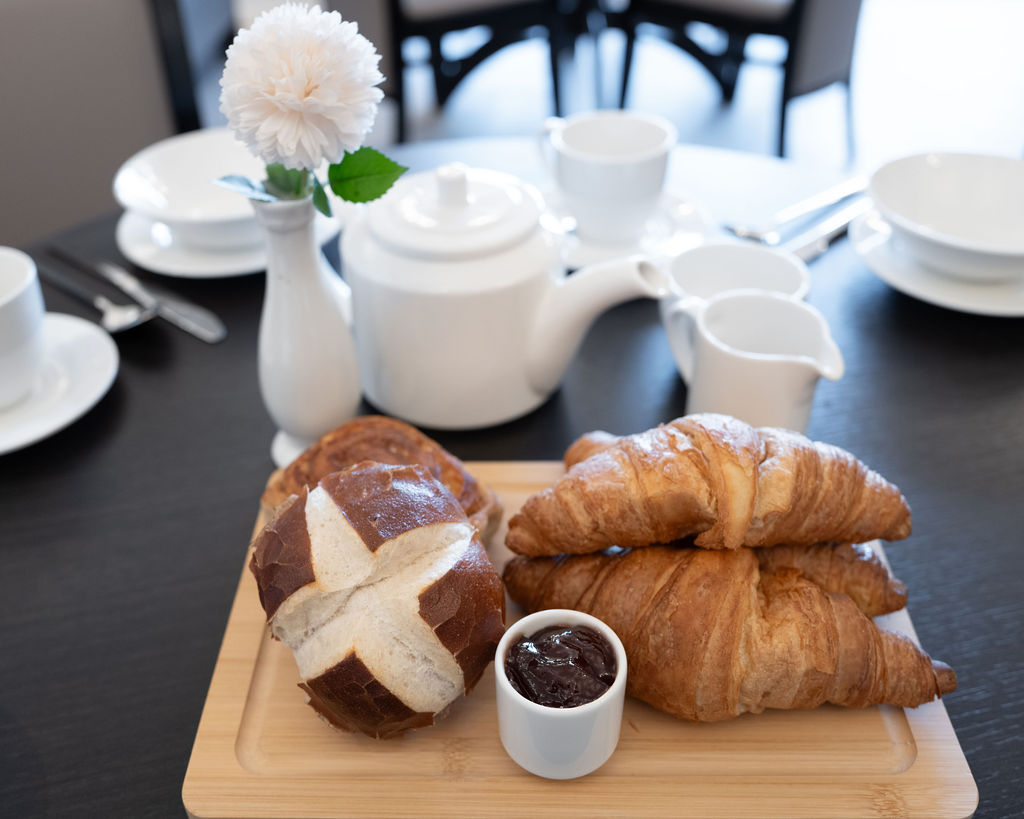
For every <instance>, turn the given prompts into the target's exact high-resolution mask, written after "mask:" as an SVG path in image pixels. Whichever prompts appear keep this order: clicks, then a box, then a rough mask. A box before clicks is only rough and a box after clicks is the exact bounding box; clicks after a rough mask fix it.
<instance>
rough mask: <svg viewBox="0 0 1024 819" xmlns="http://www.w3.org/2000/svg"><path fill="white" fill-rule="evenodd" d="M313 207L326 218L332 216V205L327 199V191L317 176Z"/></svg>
mask: <svg viewBox="0 0 1024 819" xmlns="http://www.w3.org/2000/svg"><path fill="white" fill-rule="evenodd" d="M313 207H315V208H316V209H317V210H318V211H320V212H321V213H322V214H323V215H324V216H330V215H331V203H330V202H329V201H328V199H327V191H325V190H324V186H323V185H321V184H320V180H319V179H317V178H316V177H315V176H314V177H313Z"/></svg>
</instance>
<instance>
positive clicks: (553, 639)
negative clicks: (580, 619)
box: [505, 625, 616, 708]
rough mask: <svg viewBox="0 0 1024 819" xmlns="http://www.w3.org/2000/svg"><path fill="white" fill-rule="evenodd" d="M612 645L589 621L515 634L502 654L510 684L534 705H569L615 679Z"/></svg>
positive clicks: (594, 696)
mask: <svg viewBox="0 0 1024 819" xmlns="http://www.w3.org/2000/svg"><path fill="white" fill-rule="evenodd" d="M615 673H616V664H615V650H614V649H613V648H612V646H611V645H610V644H609V643H608V641H607V640H606V639H605V638H604V637H602V636H601V635H600V634H599V633H598V632H597V631H595V630H594V629H592V628H590V627H589V626H566V625H558V626H548V627H547V628H543V629H541V630H540V631H537V632H536V633H534V634H531V635H530V636H529V637H520V638H519V639H518V640H517V641H516V642H515V643H513V644H512V645H511V646H510V647H509V649H508V652H507V653H506V654H505V675H506V676H507V677H508V681H509V682H510V683H512V687H513V688H514V689H515V690H516V691H518V692H519V693H520V694H522V695H523V696H524V697H526V698H527V699H528V700H531V701H532V702H535V703H537V704H538V705H546V706H549V707H551V708H575V707H576V706H578V705H584V704H585V703H588V702H592V701H593V700H596V699H597V698H598V697H600V696H601V695H602V694H603V693H604V692H605V691H607V690H608V688H609V687H610V686H611V684H612V683H613V682H614V681H615Z"/></svg>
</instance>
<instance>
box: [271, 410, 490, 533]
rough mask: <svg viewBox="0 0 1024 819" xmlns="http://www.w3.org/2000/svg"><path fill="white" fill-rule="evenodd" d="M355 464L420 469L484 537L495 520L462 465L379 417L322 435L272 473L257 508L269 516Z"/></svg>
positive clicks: (484, 494)
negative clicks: (290, 499)
mask: <svg viewBox="0 0 1024 819" xmlns="http://www.w3.org/2000/svg"><path fill="white" fill-rule="evenodd" d="M361 461H377V462H378V463H383V464H396V465H401V464H420V465H422V466H424V467H426V468H427V470H428V471H429V472H430V474H431V475H433V476H434V478H436V479H437V480H439V481H441V483H443V484H444V485H445V486H447V487H448V489H449V490H450V491H451V493H452V494H453V495H454V496H455V499H456V500H457V501H458V502H459V504H460V505H461V506H462V508H463V509H464V510H465V512H466V514H467V515H468V516H469V519H470V521H471V522H472V523H473V525H474V526H475V527H476V529H477V531H478V532H480V533H481V535H482V536H484V537H487V536H488V535H489V533H490V532H491V531H492V530H493V529H494V527H496V526H497V523H498V520H499V519H500V518H501V503H500V501H499V500H498V497H497V496H496V495H495V494H494V493H493V492H491V491H490V490H489V489H488V488H487V487H486V486H485V485H483V484H482V483H480V482H479V481H477V480H476V478H474V477H473V476H472V475H471V474H470V473H469V472H468V471H467V470H466V467H465V464H463V462H462V461H460V460H459V459H458V458H456V457H455V456H454V455H452V454H451V453H450V452H448V451H447V450H446V449H444V447H442V446H441V445H440V444H438V443H437V442H436V441H434V440H433V439H431V438H429V437H428V436H426V435H424V434H423V433H422V432H420V431H419V430H418V429H416V428H415V427H412V426H410V425H409V424H406V423H404V422H403V421H399V420H397V419H394V418H388V417H386V416H382V415H365V416H360V417H358V418H353V419H352V420H350V421H346V422H345V423H344V424H342V425H341V426H339V427H337V428H336V429H334V430H331V431H330V432H328V433H327V434H326V435H324V436H323V437H322V438H321V439H320V440H319V441H317V442H316V443H314V444H313V445H312V446H311V447H309V449H307V450H306V451H305V452H303V453H302V454H301V455H300V456H299V457H298V458H296V459H295V460H294V461H292V463H290V464H289V465H288V466H286V467H285V468H284V469H282V470H280V471H279V472H277V473H275V475H274V476H273V477H272V478H271V480H270V483H269V484H268V485H267V488H266V491H265V492H264V493H263V499H262V501H263V506H264V508H265V509H266V510H267V511H268V512H271V511H273V510H275V509H276V508H277V507H278V506H279V505H280V504H281V503H283V502H284V501H285V500H286V499H287V498H288V496H289V495H293V494H297V493H298V492H300V491H301V490H302V489H303V488H307V487H312V486H315V485H316V483H317V481H319V480H320V479H321V478H323V477H324V476H326V475H329V474H331V473H332V472H339V471H341V470H343V469H345V468H346V467H349V466H352V465H353V464H357V463H359V462H361Z"/></svg>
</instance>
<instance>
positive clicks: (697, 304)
mask: <svg viewBox="0 0 1024 819" xmlns="http://www.w3.org/2000/svg"><path fill="white" fill-rule="evenodd" d="M703 304H704V301H703V300H702V299H699V298H697V297H696V296H683V297H680V298H677V299H674V300H673V301H672V302H671V304H669V306H668V308H667V309H666V311H665V330H666V332H667V334H668V341H669V345H670V346H671V348H672V357H673V358H675V360H676V366H677V367H678V368H679V374H680V375H681V376H682V377H683V381H685V382H686V383H687V385H689V384H690V382H691V380H692V379H693V360H694V358H695V353H696V348H697V312H698V310H700V308H701V306H702V305H703Z"/></svg>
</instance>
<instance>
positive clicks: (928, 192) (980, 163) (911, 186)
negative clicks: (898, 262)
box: [868, 153, 1024, 281]
mask: <svg viewBox="0 0 1024 819" xmlns="http://www.w3.org/2000/svg"><path fill="white" fill-rule="evenodd" d="M868 191H869V193H870V195H871V198H872V200H873V201H874V203H875V206H876V207H877V208H878V210H879V212H880V213H881V214H882V216H884V217H885V219H886V221H887V222H889V224H891V225H892V228H893V232H894V236H895V238H896V240H897V243H898V244H899V245H900V246H901V247H902V248H903V249H904V250H905V251H906V252H907V253H909V254H910V255H912V256H914V257H916V259H917V260H918V261H920V262H922V263H924V264H926V265H928V266H929V267H931V268H933V269H935V270H938V271H940V272H942V273H946V274H948V275H951V276H955V277H958V278H964V279H973V280H975V281H1007V280H1010V279H1024V160H1021V159H1012V158H1009V157H1001V156H991V155H985V154H968V153H928V154H918V155H915V156H908V157H903V158H901V159H897V160H894V161H892V162H888V163H886V164H885V165H882V166H881V167H880V168H879V169H878V170H876V171H875V172H874V174H872V176H871V180H870V183H869V187H868Z"/></svg>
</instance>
